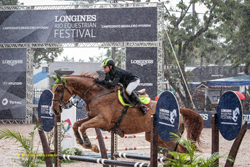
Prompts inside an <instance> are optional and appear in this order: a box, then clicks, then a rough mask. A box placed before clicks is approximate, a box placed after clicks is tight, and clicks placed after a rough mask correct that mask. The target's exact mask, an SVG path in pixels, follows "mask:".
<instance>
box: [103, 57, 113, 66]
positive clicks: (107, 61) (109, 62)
mask: <svg viewBox="0 0 250 167" xmlns="http://www.w3.org/2000/svg"><path fill="white" fill-rule="evenodd" d="M110 65H111V66H112V67H114V66H115V61H114V60H113V59H112V58H106V59H104V60H103V61H102V64H101V66H102V67H104V66H110Z"/></svg>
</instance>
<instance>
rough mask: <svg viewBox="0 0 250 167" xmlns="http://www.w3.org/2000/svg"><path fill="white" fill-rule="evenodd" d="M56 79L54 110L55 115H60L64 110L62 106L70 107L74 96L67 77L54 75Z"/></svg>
mask: <svg viewBox="0 0 250 167" xmlns="http://www.w3.org/2000/svg"><path fill="white" fill-rule="evenodd" d="M52 78H53V79H54V80H55V84H54V85H53V95H54V96H53V104H52V111H53V113H54V114H55V115H59V114H60V113H61V112H62V108H65V107H68V106H67V105H68V104H69V99H70V98H71V96H72V93H71V91H70V90H69V88H68V87H67V82H66V78H65V77H60V76H59V75H57V77H55V76H52Z"/></svg>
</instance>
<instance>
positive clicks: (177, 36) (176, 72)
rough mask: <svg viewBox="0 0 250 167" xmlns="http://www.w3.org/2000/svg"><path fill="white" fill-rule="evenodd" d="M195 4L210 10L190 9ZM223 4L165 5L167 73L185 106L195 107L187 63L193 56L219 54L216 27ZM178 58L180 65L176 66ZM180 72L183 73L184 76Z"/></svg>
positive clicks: (200, 1)
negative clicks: (189, 90)
mask: <svg viewBox="0 0 250 167" xmlns="http://www.w3.org/2000/svg"><path fill="white" fill-rule="evenodd" d="M193 3H194V4H199V5H202V6H204V7H205V8H206V9H207V10H206V11H204V13H202V14H199V13H196V12H195V11H193V12H190V10H191V7H192V5H193ZM222 4H223V2H222V1H220V0H207V1H203V0H194V1H189V2H184V1H182V0H180V1H179V2H178V3H177V4H176V5H175V7H172V6H170V5H168V4H166V5H165V11H166V12H165V20H166V22H167V24H166V25H167V26H165V32H166V33H167V34H166V36H165V40H164V47H165V48H164V49H165V51H164V57H165V64H166V65H167V67H168V68H167V70H166V71H165V74H164V75H165V78H167V79H168V80H169V83H170V85H171V87H172V88H174V89H175V91H176V92H177V93H178V94H179V97H180V98H181V100H182V101H183V102H184V105H185V107H188V108H192V106H191V98H190V96H189V92H188V88H187V86H186V84H185V82H186V80H187V76H186V74H185V70H184V69H185V66H186V65H187V64H188V63H189V62H190V61H191V59H192V57H194V56H195V57H196V58H197V57H198V56H199V57H200V58H201V60H202V59H203V58H206V57H208V56H209V55H214V54H215V55H216V54H219V53H220V52H218V50H220V48H219V46H218V44H217V43H216V41H217V38H218V35H217V32H216V31H215V28H214V27H215V25H216V24H217V23H218V22H220V18H218V17H217V15H218V12H220V10H219V9H220V7H221V6H222ZM173 11H178V12H177V13H176V12H173ZM167 35H169V38H170V41H171V43H172V45H173V48H174V51H175V53H176V57H177V59H178V60H176V58H175V56H174V52H173V50H172V49H171V47H170V44H171V43H170V42H169V40H168V36H167ZM197 49H198V52H197ZM177 61H178V62H179V64H180V68H178V66H177ZM201 65H202V64H201ZM181 73H183V77H182V75H181ZM178 82H180V83H181V85H182V87H180V86H179V85H178V84H177V83H178ZM182 88H183V90H182Z"/></svg>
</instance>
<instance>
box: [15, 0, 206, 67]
mask: <svg viewBox="0 0 250 167" xmlns="http://www.w3.org/2000/svg"><path fill="white" fill-rule="evenodd" d="M18 1H19V2H20V3H24V5H25V6H26V5H27V6H31V5H69V4H71V2H73V1H60V0H18ZM142 1H143V0H142ZM157 1H158V0H151V2H157ZM195 10H196V12H204V8H203V7H201V6H200V5H198V4H197V5H196V6H195ZM105 52H106V50H105V49H99V48H64V51H63V53H62V55H61V56H60V57H59V58H57V59H56V61H60V60H62V59H63V57H64V56H68V57H69V59H71V57H74V59H75V61H78V60H79V59H81V60H84V61H85V62H87V61H88V60H89V57H95V56H100V55H101V54H104V53H105Z"/></svg>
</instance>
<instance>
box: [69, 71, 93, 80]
mask: <svg viewBox="0 0 250 167" xmlns="http://www.w3.org/2000/svg"><path fill="white" fill-rule="evenodd" d="M95 75H96V73H88V72H87V73H83V72H82V73H81V74H80V75H65V77H80V78H92V79H96V77H95Z"/></svg>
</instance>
